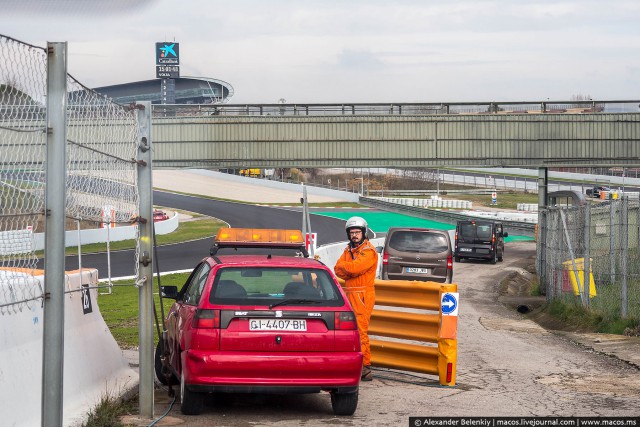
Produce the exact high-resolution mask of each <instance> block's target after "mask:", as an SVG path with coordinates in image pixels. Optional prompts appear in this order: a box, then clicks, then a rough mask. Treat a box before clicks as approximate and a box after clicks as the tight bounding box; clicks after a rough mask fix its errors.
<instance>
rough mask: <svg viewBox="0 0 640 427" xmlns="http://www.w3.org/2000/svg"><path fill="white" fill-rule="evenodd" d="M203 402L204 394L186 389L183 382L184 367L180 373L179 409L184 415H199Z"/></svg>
mask: <svg viewBox="0 0 640 427" xmlns="http://www.w3.org/2000/svg"><path fill="white" fill-rule="evenodd" d="M203 404H204V395H203V394H201V393H195V392H193V391H189V390H187V386H186V384H185V382H184V367H183V368H182V373H181V374H180V411H182V413H183V414H184V415H199V414H200V412H201V411H202V406H203Z"/></svg>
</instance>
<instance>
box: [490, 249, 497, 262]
mask: <svg viewBox="0 0 640 427" xmlns="http://www.w3.org/2000/svg"><path fill="white" fill-rule="evenodd" d="M497 261H498V254H497V252H494V253H493V256H492V257H491V264H495V263H496V262H497Z"/></svg>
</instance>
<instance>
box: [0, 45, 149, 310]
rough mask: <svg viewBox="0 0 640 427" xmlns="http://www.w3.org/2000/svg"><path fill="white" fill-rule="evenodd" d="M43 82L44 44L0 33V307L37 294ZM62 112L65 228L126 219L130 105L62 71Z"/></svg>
mask: <svg viewBox="0 0 640 427" xmlns="http://www.w3.org/2000/svg"><path fill="white" fill-rule="evenodd" d="M46 90H47V52H46V49H44V48H41V47H37V46H33V45H29V44H27V43H23V42H20V41H18V40H15V39H12V38H10V37H6V36H3V35H0V314H7V313H8V314H10V313H12V312H17V311H19V310H23V309H24V308H25V307H30V306H31V305H32V304H40V303H41V301H40V300H41V299H42V297H43V284H42V272H39V271H37V270H36V267H37V263H38V256H37V255H36V247H35V238H34V236H35V233H40V232H44V231H45V230H44V225H45V216H44V213H45V208H46V207H45V190H46V158H45V157H46V143H47V132H46V126H47V123H46ZM66 120H67V170H66V186H67V199H66V209H65V215H66V216H67V218H68V220H67V229H72V227H74V225H75V224H76V223H77V224H78V227H77V228H78V229H79V228H80V223H82V224H84V226H85V227H95V226H96V225H97V224H98V223H100V222H102V223H106V224H113V225H117V224H118V223H127V224H130V222H131V220H132V218H133V217H135V216H137V211H138V190H137V171H136V166H137V165H136V161H135V158H136V153H137V141H138V132H139V130H138V123H137V118H136V113H135V111H134V110H132V109H130V108H128V107H125V106H122V105H119V104H115V103H113V102H111V101H110V100H109V99H107V98H105V97H103V96H102V95H100V94H98V93H96V92H94V91H93V90H91V89H89V88H87V87H85V86H84V85H82V84H81V83H80V82H79V81H78V80H77V79H75V78H74V77H72V76H71V75H67V114H66ZM74 228H75V227H74ZM138 242H139V239H137V238H136V244H138ZM136 249H137V248H136ZM79 250H81V248H80V249H79ZM135 254H136V255H135V257H134V258H135V259H132V262H134V265H135V273H136V275H137V273H138V260H137V254H138V250H136V251H135ZM79 267H81V266H79ZM79 290H80V289H73V290H70V291H79Z"/></svg>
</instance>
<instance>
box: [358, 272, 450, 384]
mask: <svg viewBox="0 0 640 427" xmlns="http://www.w3.org/2000/svg"><path fill="white" fill-rule="evenodd" d="M375 287H376V308H375V309H374V310H373V313H372V314H371V322H370V324H369V335H371V336H375V338H372V339H371V361H372V364H373V365H374V366H380V367H385V368H393V369H400V370H405V371H411V372H420V373H425V374H430V375H437V376H438V379H439V382H440V384H441V385H447V386H454V385H455V384H456V360H457V357H458V340H457V330H458V306H459V298H458V285H457V284H441V283H435V282H414V281H403V280H376V281H375ZM380 306H386V307H389V308H396V309H395V310H392V309H383V308H380ZM403 308H406V309H413V310H411V311H404V310H403ZM384 338H391V339H395V340H396V341H392V340H385V339H384ZM397 340H405V342H398V341H397ZM416 341H418V343H416ZM433 344H435V345H433Z"/></svg>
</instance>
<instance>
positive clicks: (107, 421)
mask: <svg viewBox="0 0 640 427" xmlns="http://www.w3.org/2000/svg"><path fill="white" fill-rule="evenodd" d="M135 406H136V400H135V399H134V400H128V401H122V400H120V399H117V398H114V397H110V396H103V397H102V399H101V400H100V403H98V405H96V407H95V408H93V409H91V410H90V411H89V414H88V418H87V421H86V423H84V424H83V425H82V427H125V424H123V423H122V422H121V421H120V417H121V416H123V415H126V414H128V413H131V412H132V411H133V410H134V409H135Z"/></svg>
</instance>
